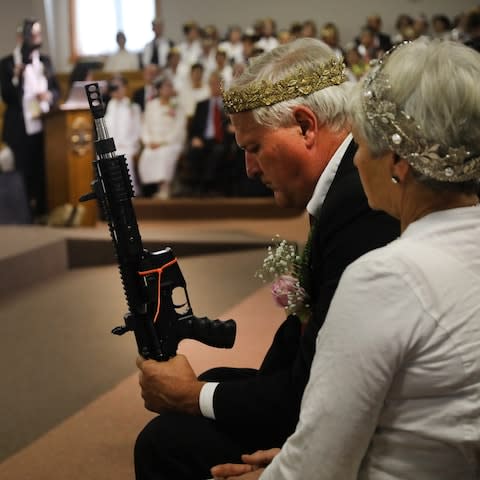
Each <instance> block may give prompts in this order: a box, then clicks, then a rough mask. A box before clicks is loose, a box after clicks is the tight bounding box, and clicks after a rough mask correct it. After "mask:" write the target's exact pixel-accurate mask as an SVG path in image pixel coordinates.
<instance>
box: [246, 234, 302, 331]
mask: <svg viewBox="0 0 480 480" xmlns="http://www.w3.org/2000/svg"><path fill="white" fill-rule="evenodd" d="M301 266H302V257H301V256H300V255H299V252H298V248H297V246H296V245H295V244H293V243H289V242H287V241H286V240H282V239H280V237H279V235H276V236H275V237H274V238H273V239H272V245H270V246H268V248H267V256H266V257H265V258H264V260H263V263H262V267H261V268H260V269H259V270H257V271H256V272H255V277H256V278H259V279H260V280H262V281H263V282H264V283H267V282H271V283H272V289H271V292H272V297H273V299H274V301H275V303H276V304H277V305H278V306H280V307H282V308H284V309H285V312H286V313H287V315H291V314H294V315H296V316H297V317H298V318H299V319H300V322H301V323H303V324H305V323H307V322H308V320H309V318H310V313H311V311H310V304H309V297H308V294H307V292H306V291H305V289H304V288H303V287H302V285H301V280H300V274H301Z"/></svg>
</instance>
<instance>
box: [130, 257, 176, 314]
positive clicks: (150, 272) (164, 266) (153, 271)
mask: <svg viewBox="0 0 480 480" xmlns="http://www.w3.org/2000/svg"><path fill="white" fill-rule="evenodd" d="M174 263H177V259H176V258H174V259H173V260H170V261H169V262H168V263H166V264H165V265H163V266H162V267H159V268H153V269H152V270H146V271H145V272H138V274H139V275H141V276H142V277H145V276H147V275H150V274H152V273H157V274H158V292H157V311H156V312H155V317H154V318H153V323H155V322H156V321H157V318H158V315H159V313H160V278H161V276H162V272H163V270H165V269H166V268H167V267H170V266H171V265H173V264H174Z"/></svg>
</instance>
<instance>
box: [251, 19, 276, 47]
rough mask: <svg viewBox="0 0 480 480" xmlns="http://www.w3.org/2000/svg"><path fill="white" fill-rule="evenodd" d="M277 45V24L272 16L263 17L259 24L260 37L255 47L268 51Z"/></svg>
mask: <svg viewBox="0 0 480 480" xmlns="http://www.w3.org/2000/svg"><path fill="white" fill-rule="evenodd" d="M277 46H278V39H277V24H276V23H275V20H273V18H265V19H264V20H262V21H261V24H260V38H259V40H258V42H257V43H256V47H258V48H261V49H262V50H263V51H264V52H269V51H270V50H273V49H274V48H275V47H277Z"/></svg>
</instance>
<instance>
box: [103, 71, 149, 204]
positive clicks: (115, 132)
mask: <svg viewBox="0 0 480 480" xmlns="http://www.w3.org/2000/svg"><path fill="white" fill-rule="evenodd" d="M108 93H109V94H110V100H109V101H108V104H107V108H106V111H105V122H106V124H107V128H108V133H109V134H110V136H111V137H112V138H114V139H115V146H116V147H117V151H118V153H119V154H123V155H125V158H126V160H127V166H128V170H129V172H130V178H131V180H132V184H133V190H134V193H135V195H137V196H138V195H140V194H141V189H140V185H139V183H138V179H137V172H136V170H137V169H136V166H135V162H134V161H135V155H137V154H138V151H139V149H140V132H141V126H142V125H141V110H140V107H139V106H138V105H137V104H136V103H133V102H132V101H131V100H130V98H129V97H128V95H127V80H126V79H125V78H124V77H122V76H116V77H114V78H113V79H112V80H110V82H109V83H108Z"/></svg>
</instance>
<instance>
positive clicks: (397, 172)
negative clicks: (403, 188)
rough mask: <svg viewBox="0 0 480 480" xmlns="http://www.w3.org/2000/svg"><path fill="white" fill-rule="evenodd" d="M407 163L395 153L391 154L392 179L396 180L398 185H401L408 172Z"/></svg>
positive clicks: (408, 166)
mask: <svg viewBox="0 0 480 480" xmlns="http://www.w3.org/2000/svg"><path fill="white" fill-rule="evenodd" d="M410 168H411V167H410V165H409V163H408V162H407V161H406V160H405V159H404V158H402V157H400V156H399V155H397V154H396V153H392V178H396V179H397V180H398V183H403V182H404V181H405V179H406V178H407V175H408V172H409V171H410Z"/></svg>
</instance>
